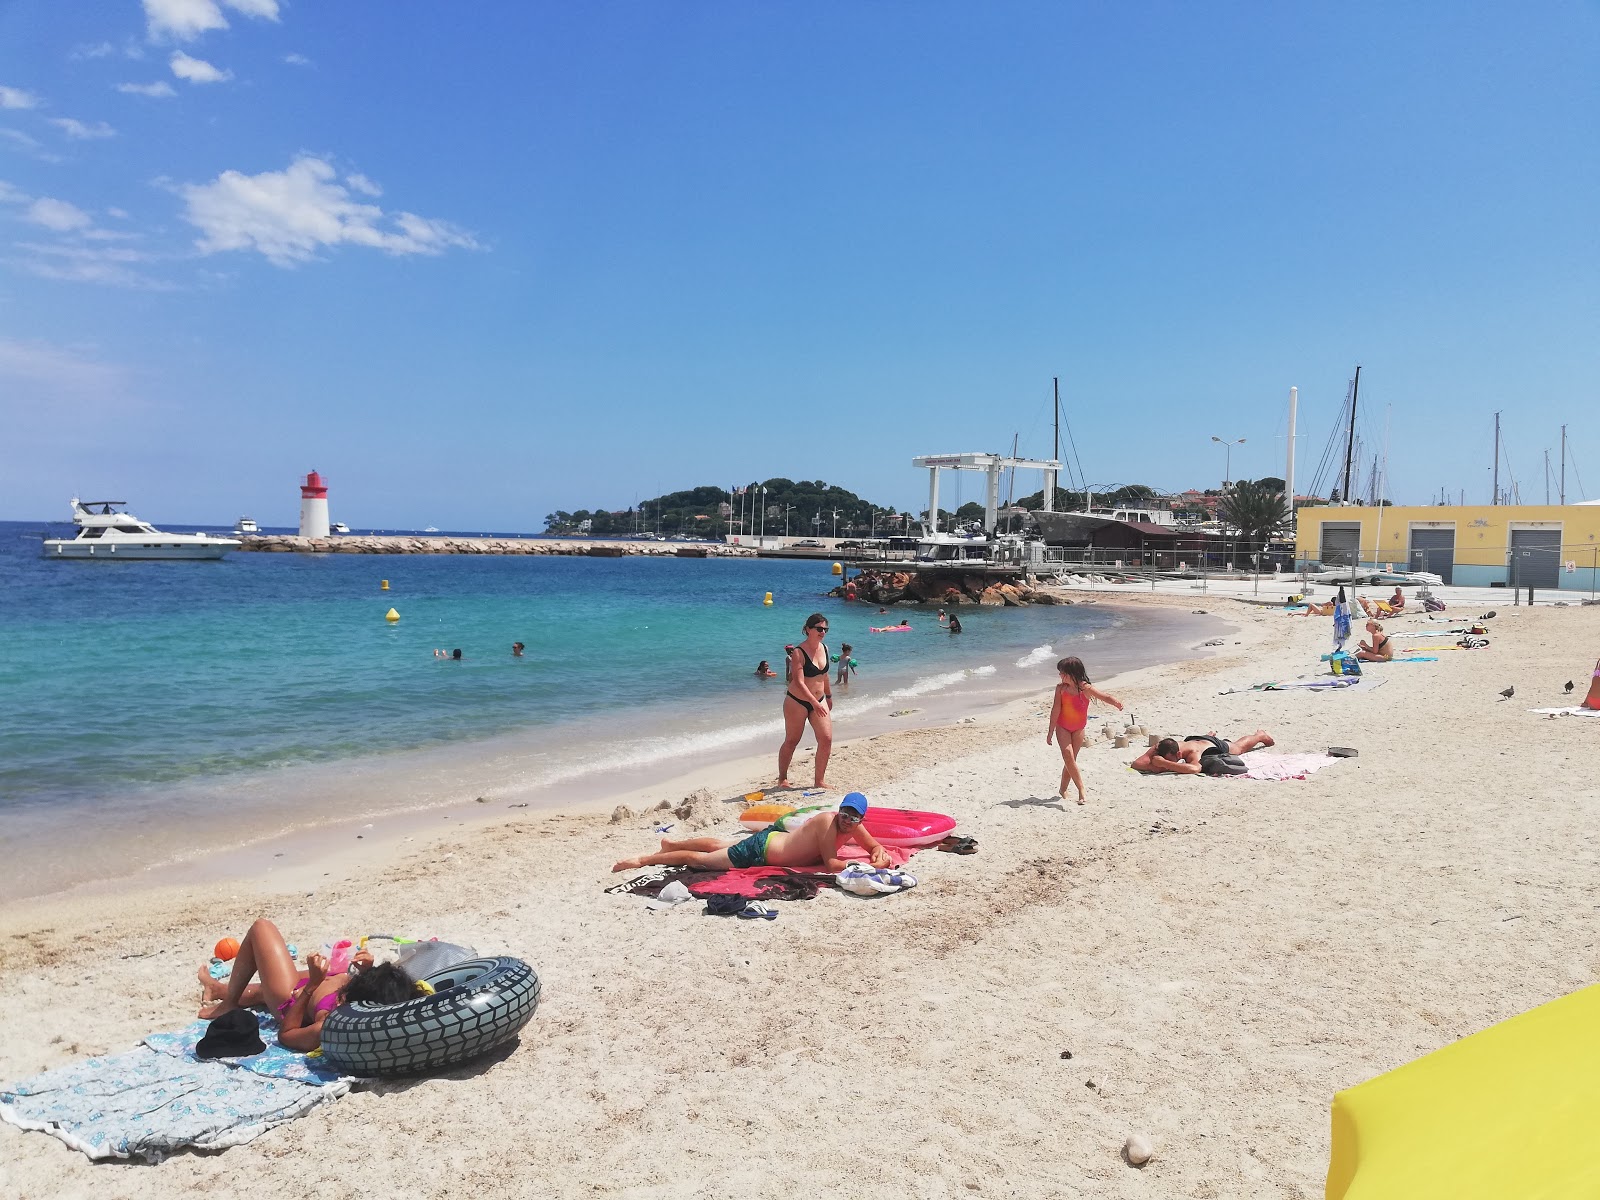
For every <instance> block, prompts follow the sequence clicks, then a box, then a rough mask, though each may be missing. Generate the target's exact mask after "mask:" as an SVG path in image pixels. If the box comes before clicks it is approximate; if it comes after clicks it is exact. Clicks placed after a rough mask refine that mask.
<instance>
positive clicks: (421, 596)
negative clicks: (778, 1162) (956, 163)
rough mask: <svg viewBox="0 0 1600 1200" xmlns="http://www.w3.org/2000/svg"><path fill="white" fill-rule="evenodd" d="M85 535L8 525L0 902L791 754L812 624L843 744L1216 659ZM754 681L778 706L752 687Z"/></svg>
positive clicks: (748, 564) (471, 564) (629, 566)
mask: <svg viewBox="0 0 1600 1200" xmlns="http://www.w3.org/2000/svg"><path fill="white" fill-rule="evenodd" d="M168 527H170V528H172V529H175V530H182V531H184V532H188V531H191V530H197V529H211V530H213V531H216V532H226V528H225V527H216V526H204V525H198V526H196V525H177V524H169V526H168ZM268 532H272V531H270V530H269V531H268ZM283 532H293V531H292V530H285V531H283ZM394 532H399V531H394ZM70 533H71V526H70V525H66V524H44V523H40V522H18V521H8V522H0V645H3V647H4V649H3V652H0V841H3V843H4V844H5V846H6V849H7V852H8V853H7V859H8V864H9V865H8V869H7V871H5V872H0V900H5V899H13V898H17V897H22V896H29V895H37V894H41V893H44V892H49V891H54V890H59V889H61V888H64V887H70V886H73V885H77V884H82V883H86V882H90V881H95V880H103V879H107V878H116V877H121V876H124V875H131V874H134V873H137V872H140V871H146V870H148V869H150V868H151V867H156V866H160V865H163V864H166V863H172V862H181V861H184V860H185V859H188V858H191V857H193V856H195V855H200V854H207V853H213V852H215V851H217V850H219V849H222V848H227V847H235V846H239V845H243V844H246V843H249V842H251V841H255V840H260V839H265V838H271V837H275V836H279V835H283V834H288V833H291V832H295V831H304V830H306V829H308V828H315V827H316V826H317V825H318V824H319V823H324V822H328V823H331V822H335V821H348V820H350V819H352V818H357V817H362V816H378V815H384V814H390V813H395V812H400V811H410V810H418V809H426V808H428V807H431V806H446V805H454V804H460V803H463V802H471V801H472V800H474V799H478V798H480V797H481V798H483V799H484V800H485V801H493V802H505V803H527V804H530V805H533V806H555V805H559V804H561V803H563V802H567V801H571V800H573V799H574V798H579V797H585V796H592V795H596V794H604V792H605V789H606V788H608V787H610V788H613V789H616V790H621V788H622V787H623V785H628V786H638V784H639V783H641V782H643V781H647V780H656V779H662V778H669V777H671V776H672V775H673V774H675V773H684V772H687V771H688V770H690V769H693V768H698V767H701V766H704V765H706V764H707V763H708V762H711V761H714V760H716V759H718V758H730V759H731V758H735V757H743V756H746V755H750V754H756V753H767V752H771V753H773V754H774V756H775V754H776V749H777V744H778V742H779V741H780V740H781V733H782V716H781V706H782V694H783V690H784V685H783V680H782V678H781V674H782V669H783V668H782V660H783V657H784V645H785V643H788V642H793V641H797V640H798V639H799V638H800V636H801V628H802V625H803V624H804V621H805V618H806V617H807V615H808V614H810V613H812V612H818V611H820V612H822V613H824V614H826V615H827V617H828V619H829V621H830V624H831V630H830V632H829V634H828V639H827V640H828V644H829V647H830V650H831V651H832V652H833V653H835V654H837V653H838V652H839V650H840V647H841V645H842V643H845V642H849V643H851V645H852V647H853V649H852V651H851V656H852V657H853V658H854V659H855V660H856V663H857V673H856V675H855V677H854V679H853V681H852V682H851V684H850V685H849V687H848V688H847V689H846V688H840V689H838V693H839V696H840V702H839V703H838V704H837V706H836V711H835V726H836V736H837V737H838V738H841V739H846V738H850V737H853V736H859V735H862V734H866V733H873V732H879V731H881V730H883V729H886V728H899V727H905V726H908V725H913V724H920V723H933V722H936V721H942V720H948V719H951V718H952V717H953V716H955V715H957V714H959V713H968V712H972V711H975V710H977V709H980V708H982V707H984V706H987V705H993V704H998V703H1002V702H1004V701H1006V700H1009V699H1012V698H1014V697H1016V696H1018V695H1022V694H1024V693H1027V692H1035V693H1037V692H1040V691H1042V690H1043V689H1045V688H1047V687H1049V686H1050V685H1051V684H1053V683H1054V681H1055V674H1054V666H1053V664H1054V662H1055V660H1056V658H1057V657H1059V656H1061V655H1064V654H1069V653H1070V654H1078V655H1079V656H1081V657H1082V658H1083V659H1084V660H1085V662H1086V663H1087V664H1088V666H1089V668H1090V671H1091V674H1092V675H1093V676H1094V677H1096V678H1104V677H1106V676H1108V675H1110V674H1112V673H1114V672H1115V671H1118V670H1122V669H1126V668H1131V667H1137V666H1142V665H1147V664H1149V663H1151V662H1156V661H1165V660H1170V659H1173V658H1176V657H1181V656H1182V655H1183V654H1184V653H1185V652H1187V651H1188V649H1189V648H1190V647H1191V646H1192V645H1193V644H1194V641H1195V640H1197V638H1198V637H1200V636H1205V634H1200V633H1197V632H1196V626H1195V625H1194V624H1192V623H1190V624H1185V623H1184V621H1183V618H1182V616H1178V615H1168V614H1163V613H1146V612H1142V611H1134V610H1129V609H1125V608H1124V609H1119V608H1116V607H1114V606H1112V605H1109V604H1075V605H1070V606H1049V607H1046V606H1036V607H1022V608H982V607H977V606H962V607H961V608H960V610H959V611H960V616H961V621H962V625H963V626H964V631H963V633H961V634H960V635H958V636H953V635H951V634H950V633H949V632H948V631H947V630H946V628H945V627H944V626H942V625H940V624H939V623H938V622H937V620H936V616H935V610H934V609H933V608H931V607H910V606H898V607H896V608H895V609H894V610H893V613H894V615H895V617H896V619H898V617H899V616H901V615H905V616H908V617H909V619H910V623H911V626H912V629H911V631H910V632H908V633H892V634H875V633H871V632H869V629H870V627H871V626H874V625H883V624H887V623H889V622H888V621H887V620H886V618H884V617H880V616H879V615H878V610H877V608H876V606H872V605H865V604H859V603H856V604H849V603H845V602H843V601H841V600H838V599H834V598H831V597H828V596H827V595H826V593H827V592H828V590H829V589H830V588H831V587H833V586H834V584H835V583H836V582H837V580H836V579H835V577H834V576H833V574H832V572H831V563H828V562H816V561H795V560H781V559H751V558H706V559H680V558H675V557H653V556H626V557H622V558H588V557H581V556H578V557H565V556H508V557H501V556H489V555H437V556H435V555H357V554H324V555H308V554H278V553H240V552H235V553H233V554H230V555H229V556H228V557H227V558H225V559H222V560H220V561H213V562H135V561H122V562H107V561H100V560H97V561H89V562H77V561H71V562H69V561H62V560H49V559H45V558H44V557H43V556H42V554H41V545H40V539H41V537H45V536H49V537H56V536H65V535H70ZM385 581H386V582H387V584H388V587H387V589H386V590H385V589H384V587H383V584H384V582H385ZM769 592H770V593H771V599H772V603H771V604H770V605H767V604H764V603H763V601H764V599H765V598H766V595H767V593H769ZM391 607H392V608H393V609H394V610H395V611H396V612H398V613H399V617H400V619H399V620H398V621H393V622H391V621H388V620H386V619H385V614H386V613H387V612H388V611H389V609H390V608H391ZM1192 620H1193V619H1192V618H1190V621H1191V622H1192ZM518 641H520V642H523V643H524V644H525V645H526V651H525V653H524V655H523V656H522V657H520V658H518V657H513V655H512V652H511V646H512V643H513V642H518ZM456 649H460V650H461V653H462V657H461V659H460V660H459V661H456V660H454V659H440V658H438V657H437V656H436V655H435V651H440V650H442V651H445V652H447V653H448V652H450V651H453V650H456ZM761 659H766V660H768V661H769V662H770V663H771V664H773V666H774V668H775V669H777V670H778V671H779V673H780V678H778V679H769V680H758V679H757V678H756V677H755V668H756V663H757V662H758V661H759V660H761ZM807 743H809V738H808V739H807ZM774 761H775V759H774Z"/></svg>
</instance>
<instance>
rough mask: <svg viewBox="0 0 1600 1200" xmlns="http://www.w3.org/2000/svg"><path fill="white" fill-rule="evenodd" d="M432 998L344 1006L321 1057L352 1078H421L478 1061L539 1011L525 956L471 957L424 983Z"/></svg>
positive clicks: (326, 1033)
mask: <svg viewBox="0 0 1600 1200" xmlns="http://www.w3.org/2000/svg"><path fill="white" fill-rule="evenodd" d="M424 982H426V983H427V984H428V986H430V987H431V988H433V995H431V996H417V997H415V998H414V999H411V1000H406V1001H403V1002H402V1003H400V1004H369V1003H366V1002H364V1001H363V1002H359V1003H355V1004H341V1005H340V1006H339V1007H338V1008H336V1009H334V1010H333V1011H332V1012H331V1013H329V1014H328V1016H327V1019H326V1020H324V1021H323V1023H322V1057H323V1059H324V1061H326V1062H327V1064H328V1065H329V1066H331V1067H333V1068H335V1069H336V1070H339V1071H343V1072H345V1073H346V1074H349V1075H415V1074H418V1073H420V1072H423V1071H433V1070H437V1069H439V1068H441V1067H449V1066H454V1065H456V1064H457V1063H464V1062H467V1061H468V1060H469V1059H473V1058H476V1057H478V1055H480V1054H483V1053H485V1052H487V1051H489V1050H492V1049H494V1048H495V1047H496V1046H498V1045H500V1044H502V1043H503V1042H507V1041H510V1040H511V1039H512V1038H514V1037H516V1036H517V1034H518V1032H520V1031H521V1029H522V1027H523V1026H524V1025H526V1024H527V1023H528V1022H529V1021H530V1020H532V1019H533V1012H534V1009H536V1008H538V1006H539V976H538V974H537V973H536V972H535V971H534V969H533V968H532V967H531V966H529V965H528V964H527V963H525V962H523V961H522V960H521V959H520V958H469V959H467V960H466V961H465V962H460V963H457V964H456V965H455V966H453V967H450V968H449V969H448V970H444V971H436V972H434V973H433V974H432V975H429V976H427V977H426V979H425V980H424Z"/></svg>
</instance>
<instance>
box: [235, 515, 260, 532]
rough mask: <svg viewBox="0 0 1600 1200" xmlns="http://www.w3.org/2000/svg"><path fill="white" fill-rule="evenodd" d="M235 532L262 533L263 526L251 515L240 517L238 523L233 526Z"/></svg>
mask: <svg viewBox="0 0 1600 1200" xmlns="http://www.w3.org/2000/svg"><path fill="white" fill-rule="evenodd" d="M233 531H234V532H235V533H260V532H261V526H259V525H257V524H256V523H255V520H254V519H253V518H251V517H240V518H239V522H238V524H236V525H235V526H234V527H233Z"/></svg>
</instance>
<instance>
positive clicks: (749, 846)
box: [728, 829, 772, 869]
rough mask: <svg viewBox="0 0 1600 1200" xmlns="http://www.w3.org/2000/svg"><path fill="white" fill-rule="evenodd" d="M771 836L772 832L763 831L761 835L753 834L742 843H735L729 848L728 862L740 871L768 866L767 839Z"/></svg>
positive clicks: (768, 830)
mask: <svg viewBox="0 0 1600 1200" xmlns="http://www.w3.org/2000/svg"><path fill="white" fill-rule="evenodd" d="M771 836H772V830H770V829H763V830H762V831H761V832H760V833H752V834H751V835H750V836H749V837H747V838H745V839H744V841H742V842H735V843H734V844H733V845H732V846H729V847H728V862H730V863H731V864H732V865H733V866H735V867H738V868H740V869H743V868H745V867H764V866H766V865H767V839H768V838H770V837H771Z"/></svg>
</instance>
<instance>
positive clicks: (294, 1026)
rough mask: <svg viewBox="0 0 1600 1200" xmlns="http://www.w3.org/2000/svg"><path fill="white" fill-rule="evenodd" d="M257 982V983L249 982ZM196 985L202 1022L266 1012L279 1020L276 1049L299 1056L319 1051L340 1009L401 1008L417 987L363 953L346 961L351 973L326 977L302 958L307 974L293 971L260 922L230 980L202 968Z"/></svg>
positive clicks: (244, 942) (320, 966)
mask: <svg viewBox="0 0 1600 1200" xmlns="http://www.w3.org/2000/svg"><path fill="white" fill-rule="evenodd" d="M257 976H259V977H260V982H259V983H252V982H251V981H252V980H253V979H255V978H256V977H257ZM200 985H201V987H203V988H205V990H206V1002H205V1003H204V1004H203V1005H201V1007H200V1016H201V1018H202V1019H203V1020H207V1021H212V1020H215V1019H216V1018H217V1017H220V1016H221V1015H222V1014H223V1013H226V1012H232V1011H233V1010H234V1009H236V1008H267V1009H270V1010H271V1011H272V1012H273V1013H274V1014H275V1015H276V1016H277V1018H278V1044H279V1045H281V1046H284V1047H285V1048H287V1049H289V1050H297V1051H299V1052H301V1053H302V1054H304V1053H308V1052H310V1051H312V1050H315V1049H317V1048H318V1047H320V1046H321V1045H322V1022H323V1020H324V1018H326V1017H327V1015H328V1014H329V1013H330V1012H332V1011H333V1010H334V1009H336V1008H338V1007H339V1005H341V1004H349V1003H352V1002H353V1001H356V1000H367V1001H370V1002H372V1003H374V1004H399V1003H400V1002H401V1001H402V1000H409V999H410V998H411V997H412V996H413V995H415V994H416V983H415V981H414V980H413V979H412V978H411V976H409V975H407V974H406V973H405V972H404V971H402V970H401V969H400V968H399V967H397V966H395V965H394V964H393V963H383V964H381V965H378V966H374V965H373V963H372V955H370V954H368V953H367V952H366V951H365V950H363V951H362V952H361V953H359V954H357V955H356V956H355V957H353V958H352V959H351V960H350V969H349V970H348V971H342V972H340V973H339V974H337V975H329V974H328V960H327V959H325V958H323V956H322V955H320V954H311V955H308V956H307V957H306V973H305V974H304V975H302V974H300V972H299V971H297V970H296V969H295V965H294V957H293V956H292V955H291V954H290V953H289V946H288V943H287V942H285V941H284V940H283V934H281V933H279V932H278V927H277V926H276V925H274V924H273V923H272V922H271V921H268V920H266V919H265V918H262V919H260V920H258V921H256V923H255V924H253V925H252V926H250V932H249V933H247V934H245V935H244V937H242V938H240V939H239V953H238V954H237V955H235V956H234V960H233V974H232V975H230V976H229V977H228V978H227V979H226V980H216V979H212V978H211V975H210V974H209V972H208V971H207V970H206V968H205V967H201V968H200Z"/></svg>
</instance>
